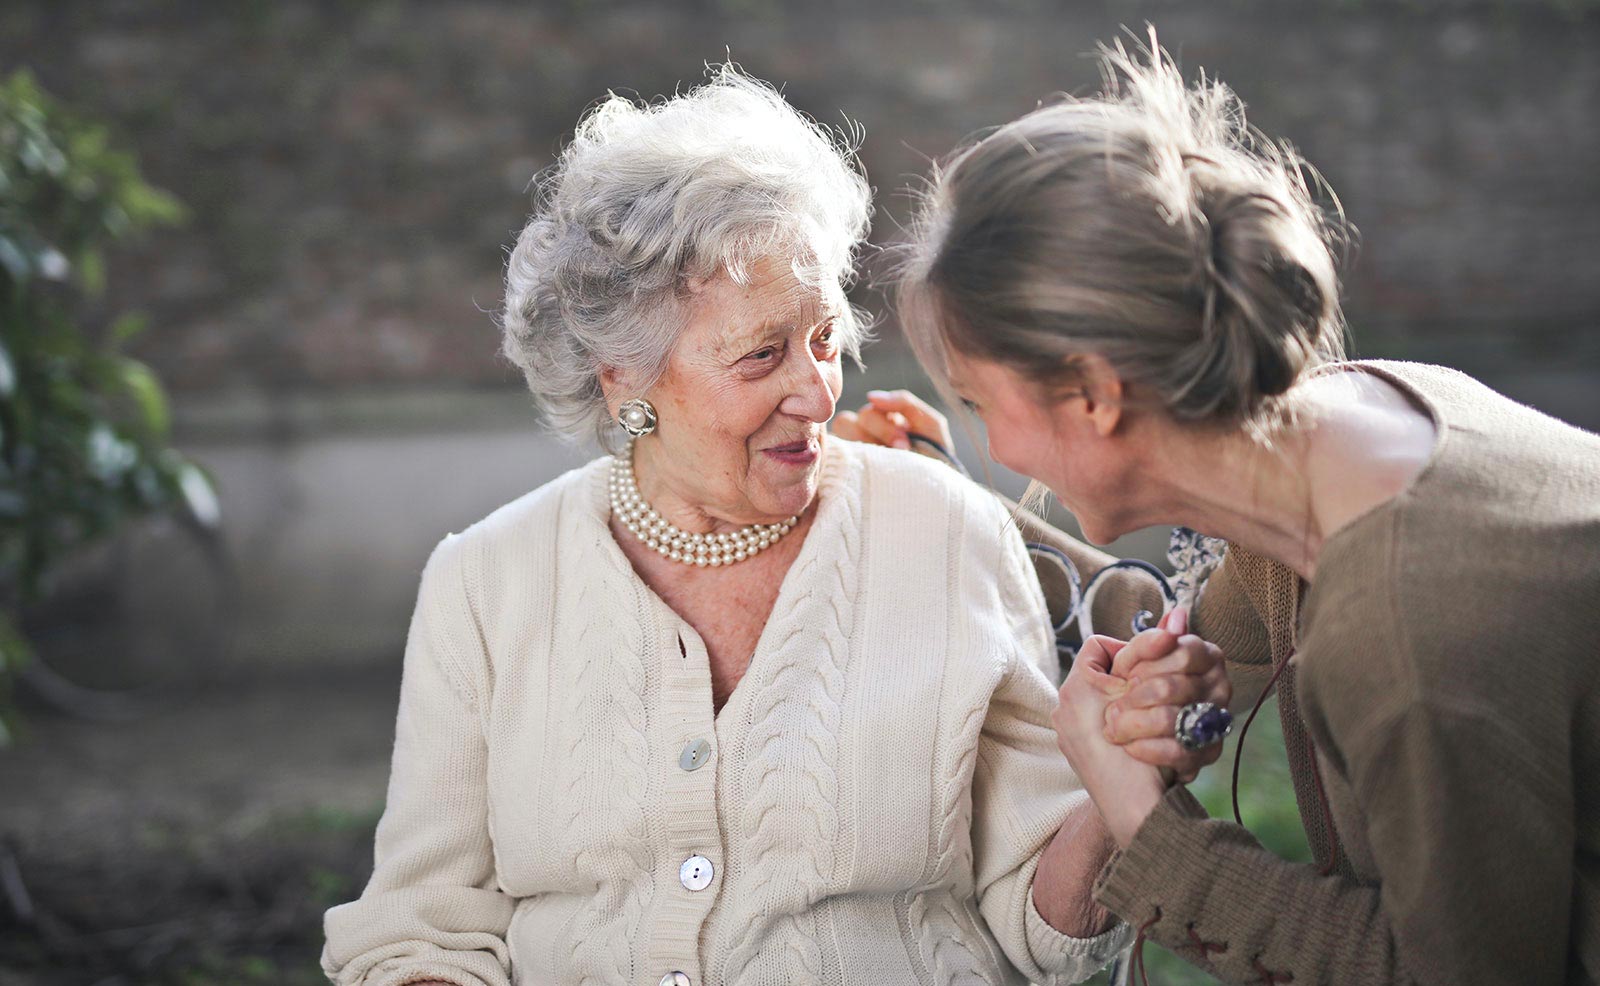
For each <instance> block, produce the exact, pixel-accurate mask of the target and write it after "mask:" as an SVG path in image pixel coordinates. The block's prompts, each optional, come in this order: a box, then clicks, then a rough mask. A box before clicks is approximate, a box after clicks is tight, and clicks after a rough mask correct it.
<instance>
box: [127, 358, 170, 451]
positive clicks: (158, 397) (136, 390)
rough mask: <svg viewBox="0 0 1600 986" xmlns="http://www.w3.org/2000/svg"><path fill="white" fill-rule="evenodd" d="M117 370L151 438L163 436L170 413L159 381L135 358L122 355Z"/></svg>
mask: <svg viewBox="0 0 1600 986" xmlns="http://www.w3.org/2000/svg"><path fill="white" fill-rule="evenodd" d="M118 370H119V373H120V375H121V377H122V386H123V389H124V391H126V392H127V394H128V396H129V397H132V398H133V401H134V404H135V405H136V406H137V407H138V408H139V414H140V417H141V420H142V422H143V424H144V427H145V430H146V431H147V432H148V433H149V435H150V437H152V438H157V439H160V438H165V437H166V435H167V432H168V431H169V430H170V429H171V427H172V414H171V411H170V410H169V408H168V406H167V394H166V391H165V390H163V389H162V387H161V381H160V380H157V379H156V375H155V374H154V373H153V372H151V370H150V368H149V367H148V366H145V365H144V364H143V363H141V362H139V361H138V360H136V359H129V358H127V357H123V358H122V359H121V360H119V361H118Z"/></svg>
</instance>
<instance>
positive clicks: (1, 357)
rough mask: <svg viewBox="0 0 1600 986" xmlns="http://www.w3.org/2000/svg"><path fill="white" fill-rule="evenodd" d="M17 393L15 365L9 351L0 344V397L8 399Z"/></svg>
mask: <svg viewBox="0 0 1600 986" xmlns="http://www.w3.org/2000/svg"><path fill="white" fill-rule="evenodd" d="M16 392H17V364H16V363H14V362H12V360H11V350H9V349H7V348H6V344H5V343H4V342H0V397H7V398H9V397H10V396H11V395H13V394H15V393H16Z"/></svg>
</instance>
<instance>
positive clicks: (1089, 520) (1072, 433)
mask: <svg viewBox="0 0 1600 986" xmlns="http://www.w3.org/2000/svg"><path fill="white" fill-rule="evenodd" d="M947 358H948V364H949V371H950V384H951V387H952V388H953V389H954V390H955V391H956V393H957V394H959V395H960V397H961V400H962V403H963V404H965V405H966V406H967V408H968V410H970V411H972V412H973V413H974V414H976V415H977V416H978V417H979V418H980V419H981V420H982V421H983V426H984V431H985V433H986V435H987V437H988V441H989V457H990V458H992V459H994V460H995V461H996V462H998V463H1000V464H1001V465H1003V466H1005V467H1006V468H1007V469H1010V470H1011V471H1012V472H1016V473H1020V474H1022V475H1024V476H1028V477H1030V478H1032V479H1037V480H1039V481H1040V482H1042V483H1044V484H1045V485H1046V486H1048V487H1049V488H1050V492H1052V493H1054V494H1055V495H1056V499H1058V500H1060V501H1061V504H1062V506H1064V507H1066V508H1067V509H1068V510H1070V511H1072V515H1073V516H1074V517H1076V518H1077V520H1078V523H1079V525H1081V526H1082V528H1083V534H1084V537H1085V538H1087V539H1088V540H1089V541H1092V542H1094V543H1095V544H1108V543H1110V542H1111V541H1113V540H1115V539H1116V538H1118V537H1120V536H1121V535H1123V534H1126V533H1128V531H1130V530H1134V529H1136V528H1137V527H1139V526H1142V525H1140V524H1139V523H1137V522H1135V521H1133V520H1132V519H1131V516H1130V514H1129V508H1130V507H1131V506H1132V497H1131V496H1130V487H1129V485H1128V483H1129V481H1130V478H1131V477H1130V475H1129V474H1130V461H1129V459H1128V455H1127V449H1126V444H1127V443H1125V442H1122V441H1119V440H1117V439H1116V438H1114V437H1112V436H1109V435H1107V434H1106V433H1105V432H1104V429H1103V428H1102V427H1097V423H1096V417H1095V413H1094V411H1093V406H1092V404H1091V403H1090V402H1089V401H1088V400H1087V399H1086V398H1085V397H1084V394H1083V391H1076V392H1069V393H1067V394H1057V395H1050V394H1048V393H1047V392H1046V391H1045V390H1044V389H1043V388H1041V387H1040V386H1039V385H1038V384H1036V383H1035V382H1033V381H1031V380H1029V379H1027V378H1025V377H1024V376H1022V375H1021V374H1019V373H1017V372H1016V371H1015V370H1012V369H1011V368H1010V367H1008V366H1005V365H1003V364H1001V363H996V362H992V361H990V360H984V359H978V358H975V357H971V356H966V355H963V354H960V353H957V352H955V351H953V350H952V351H951V352H949V353H948V357H947Z"/></svg>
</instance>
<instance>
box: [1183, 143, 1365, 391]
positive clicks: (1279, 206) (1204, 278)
mask: <svg viewBox="0 0 1600 986" xmlns="http://www.w3.org/2000/svg"><path fill="white" fill-rule="evenodd" d="M1221 177H1222V176H1218V175H1216V174H1209V175H1196V176H1195V178H1194V184H1195V203H1194V208H1195V219H1196V221H1195V223H1194V230H1195V238H1196V252H1197V254H1198V256H1199V262H1198V267H1199V270H1198V271H1197V277H1198V280H1199V284H1200V292H1199V293H1200V308H1201V310H1200V338H1199V339H1198V340H1197V342H1196V346H1197V347H1199V349H1200V353H1199V354H1197V359H1196V360H1195V369H1196V373H1195V374H1194V376H1192V377H1191V378H1190V383H1189V386H1187V387H1185V388H1184V389H1183V391H1182V392H1180V393H1179V394H1177V395H1175V398H1174V400H1173V402H1172V407H1173V410H1174V412H1175V413H1177V414H1178V415H1179V416H1180V417H1191V418H1198V417H1207V416H1210V415H1212V414H1216V413H1228V414H1240V415H1243V416H1247V417H1248V416H1250V415H1253V414H1255V413H1256V411H1258V410H1259V409H1260V408H1261V407H1262V405H1263V404H1265V403H1266V402H1267V401H1269V400H1270V399H1271V398H1273V397H1277V396H1280V395H1282V394H1284V393H1286V392H1287V391H1288V390H1289V388H1291V387H1292V386H1294V383H1295V381H1296V380H1298V379H1299V377H1300V374H1301V373H1302V372H1303V371H1304V370H1305V369H1306V367H1307V366H1308V365H1310V364H1312V363H1314V362H1316V361H1317V360H1318V357H1319V355H1320V353H1321V352H1322V351H1323V350H1324V348H1325V347H1324V346H1323V344H1322V343H1323V338H1324V337H1325V336H1326V335H1327V333H1328V331H1329V328H1330V326H1331V325H1333V324H1335V323H1336V322H1337V318H1338V314H1337V307H1336V305H1335V304H1334V303H1333V302H1334V288H1333V284H1334V272H1333V267H1332V263H1331V260H1330V259H1329V257H1328V253H1327V249H1326V247H1325V246H1324V245H1323V243H1322V241H1321V240H1320V238H1318V237H1317V236H1316V235H1315V233H1314V232H1313V231H1312V230H1310V229H1309V227H1308V226H1307V225H1306V224H1305V223H1304V222H1303V221H1300V216H1299V215H1298V212H1297V210H1296V208H1295V203H1293V202H1290V201H1285V200H1284V199H1282V198H1280V197H1279V196H1278V195H1276V194H1273V192H1272V191H1270V190H1264V189H1262V188H1261V187H1259V185H1258V186H1257V187H1255V188H1249V187H1245V188H1225V189H1216V188H1208V187H1207V186H1208V185H1213V184H1214V183H1216V182H1217V181H1218V179H1219V178H1221ZM1223 180H1225V179H1223ZM1300 257H1305V258H1307V259H1306V260H1304V261H1302V260H1301V259H1300ZM1319 259H1320V261H1321V263H1320V265H1319V264H1318V260H1319ZM1313 265H1316V266H1320V267H1321V268H1322V270H1321V276H1320V277H1319V275H1318V273H1317V272H1314V271H1313V269H1312V266H1313ZM1324 284H1326V287H1325V286H1324Z"/></svg>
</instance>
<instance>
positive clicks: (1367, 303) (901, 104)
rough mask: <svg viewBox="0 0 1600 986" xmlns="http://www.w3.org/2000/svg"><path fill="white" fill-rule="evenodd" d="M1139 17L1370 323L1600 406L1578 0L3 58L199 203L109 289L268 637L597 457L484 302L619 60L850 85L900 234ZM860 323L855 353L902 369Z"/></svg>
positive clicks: (1590, 48) (379, 0)
mask: <svg viewBox="0 0 1600 986" xmlns="http://www.w3.org/2000/svg"><path fill="white" fill-rule="evenodd" d="M1146 21H1149V22H1152V23H1154V24H1155V25H1156V26H1157V27H1158V29H1159V30H1160V35H1161V40H1162V42H1163V43H1164V44H1165V45H1167V46H1168V47H1169V48H1171V49H1172V50H1173V51H1174V52H1175V53H1176V54H1177V55H1178V56H1179V57H1180V59H1181V61H1182V63H1183V64H1184V66H1185V67H1186V68H1187V69H1189V70H1190V71H1191V72H1192V71H1194V70H1195V69H1196V68H1198V67H1200V66H1204V67H1206V68H1207V69H1208V70H1211V71H1212V72H1214V73H1215V74H1217V75H1219V76H1220V77H1221V78H1222V79H1224V80H1225V81H1227V82H1228V83H1230V84H1231V85H1233V86H1234V87H1235V88H1236V89H1237V90H1238V92H1239V93H1240V94H1241V95H1242V96H1243V98H1244V99H1245V101H1246V102H1247V104H1248V106H1249V114H1250V119H1251V121H1252V122H1253V123H1255V124H1257V125H1258V126H1260V127H1262V128H1263V129H1265V130H1267V131H1268V132H1269V133H1271V134H1273V135H1275V136H1279V137H1284V138H1288V139H1289V140H1291V141H1293V142H1294V143H1295V144H1296V145H1297V146H1299V147H1300V149H1301V150H1302V151H1303V152H1304V153H1305V154H1306V156H1307V157H1308V158H1309V159H1310V160H1311V161H1312V162H1314V163H1315V164H1316V165H1317V166H1318V167H1319V168H1320V169H1321V170H1322V172H1323V173H1324V175H1325V176H1326V178H1327V179H1328V181H1329V182H1330V183H1331V185H1332V187H1333V188H1334V189H1336V190H1337V191H1338V193H1339V194H1340V196H1341V197H1342V199H1343V203H1344V206H1345V209H1346V211H1347V214H1348V218H1349V219H1350V221H1351V222H1353V223H1354V224H1355V226H1356V227H1357V228H1358V229H1359V231H1360V233H1361V245H1360V248H1359V251H1358V252H1357V253H1356V255H1355V257H1354V258H1353V262H1352V264H1351V266H1350V267H1349V269H1348V271H1347V287H1348V295H1349V297H1348V306H1347V307H1348V311H1349V315H1350V323H1351V327H1352V333H1353V336H1354V342H1355V349H1356V352H1357V353H1358V354H1360V355H1369V356H1376V355H1385V356H1400V357H1406V358H1413V359H1424V360H1430V361H1436V362H1443V363H1447V364H1451V365H1454V366H1458V367H1461V368H1463V369H1466V370H1468V371H1469V372H1473V373H1476V374H1479V375H1481V376H1483V377H1484V378H1486V379H1487V380H1489V381H1490V382H1491V383H1493V384H1495V385H1497V386H1499V387H1501V388H1502V389H1504V390H1506V391H1507V392H1509V393H1511V394H1513V395H1514V396H1517V397H1519V398H1520V399H1523V400H1526V401H1528V402H1530V403H1532V404H1534V405H1536V406H1539V407H1541V408H1544V409H1546V410H1549V411H1551V412H1553V413H1556V414H1558V415H1560V416H1562V417H1565V418H1567V419H1568V420H1572V421H1574V422H1577V423H1579V424H1582V425H1585V426H1587V427H1590V428H1596V427H1600V324H1597V316H1600V232H1597V230H1600V126H1597V124H1600V4H1597V3H1595V2H1594V0H1408V2H1400V0H1386V2H1379V0H1299V2H1294V3H1285V2H1282V0H1214V2H1204V3H1202V2H1195V0H1183V2H1180V0H1167V2H1111V0H1081V2H1073V3H1059V2H1056V3H1050V2H1044V0H989V2H980V0H962V2H957V0H886V2H881V3H876V4H848V3H844V2H827V3H790V4H780V3H777V2H774V0H699V2H692V3H683V4H669V3H665V2H659V0H657V2H642V0H635V2H631V3H615V2H609V0H559V2H550V3H542V4H535V3H512V2H489V0H474V2H452V3H428V2H422V0H343V2H332V0H328V2H311V0H278V2H267V0H255V2H248V3H230V4H214V3H206V2H201V0H146V2H127V0H123V2H111V0H105V2H87V0H85V2H70V0H7V2H6V3H4V4H3V5H0V70H3V71H9V70H11V69H13V68H16V67H19V66H26V67H28V68H30V69H31V70H32V71H34V72H35V73H36V74H37V75H38V76H39V77H40V78H41V80H42V81H43V83H44V84H45V85H46V86H47V87H48V88H49V89H51V90H52V91H54V92H55V93H57V94H58V95H60V96H62V97H64V98H65V99H67V100H69V101H70V102H71V103H73V104H75V105H76V106H78V107H80V108H82V109H83V110H85V111H86V112H89V113H92V114H94V115H96V116H98V117H101V118H104V119H106V120H108V121H109V122H110V123H111V125H112V127H113V129H114V131H115V132H116V133H117V134H118V135H119V137H120V138H121V139H122V140H123V141H124V142H125V143H127V144H129V145H131V146H132V147H133V148H135V149H136V150H137V151H138V153H139V154H140V156H141V158H142V160H143V162H144V167H145V170H146V173H147V175H148V176H149V177H150V178H151V180H152V181H154V182H155V183H156V184H159V185H162V186H164V187H166V188H168V189H170V190H172V191H173V192H175V193H177V194H178V195H179V196H180V197H181V198H182V199H183V200H184V201H185V202H186V203H187V204H188V206H189V208H190V210H191V212H192V219H191V221H190V223H189V224H188V225H187V226H186V227H185V228H183V229H180V230H174V231H168V232H162V233H161V234H159V235H156V236H153V237H151V238H150V239H148V240H146V241H144V242H143V243H141V244H140V245H138V246H136V247H134V248H132V249H130V250H129V251H127V252H126V253H125V254H123V255H121V256H120V257H118V258H115V259H114V261H113V264H112V270H111V290H110V291H109V293H108V296H107V298H106V299H105V302H104V307H105V309H106V310H107V311H112V310H122V309H126V308H136V309H140V310H143V311H144V312H146V313H148V315H149V316H150V319H151V322H152V323H153V328H152V330H151V331H150V332H149V333H148V334H147V336H146V337H145V338H144V339H142V340H141V342H140V346H141V355H143V356H144V357H146V358H148V359H149V360H150V361H151V362H153V363H154V364H155V366H156V367H157V369H158V370H159V371H160V372H161V373H162V375H163V376H164V378H165V379H166V380H167V381H168V382H169V383H170V385H171V386H172V387H173V389H174V391H175V393H176V395H177V408H176V410H177V419H178V422H179V427H180V431H179V438H180V441H181V442H182V443H183V444H184V445H185V447H186V448H188V449H189V450H190V451H193V452H194V453H195V454H197V455H198V456H199V457H200V458H201V459H202V460H203V461H206V462H207V463H208V464H209V465H211V467H212V468H213V470H214V471H215V472H216V473H217V474H218V478H219V480H220V482H221V485H222V488H223V496H224V508H225V510H226V511H227V513H228V517H229V524H230V527H229V533H230V538H231V539H232V541H233V545H234V547H235V551H236V555H237V556H238V557H239V559H240V563H241V566H242V568H243V570H244V579H245V588H246V593H245V599H246V604H245V611H244V613H243V615H242V616H241V618H240V639H241V641H242V643H241V650H240V652H239V653H240V654H241V655H242V656H241V657H240V658H239V660H240V661H241V662H242V663H244V664H250V663H259V662H263V661H275V662H280V663H281V662H294V661H310V660H323V659H328V658H330V657H339V656H351V657H361V656H367V655H371V654H377V653H386V654H390V655H392V654H393V653H394V650H395V648H396V647H397V645H398V641H399V639H400V638H401V636H402V635H403V631H404V615H405V611H406V608H407V607H408V606H409V601H410V597H411V593H412V592H414V589H415V579H416V574H417V571H418V570H420V567H421V563H422V560H423V559H424V558H425V557H426V553H427V550H428V548H429V547H430V546H431V545H432V543H433V542H434V541H435V540H437V538H438V537H439V535H440V534H442V533H443V532H444V531H446V530H451V529H459V528H460V527H461V526H463V525H464V524H465V523H468V522H470V521H471V520H472V519H475V518H476V517H477V516H481V514H482V513H483V512H485V511H486V510H488V509H489V508H491V507H493V506H494V505H496V504H498V503H501V502H504V501H505V500H507V499H509V498H511V497H512V496H514V495H516V493H518V492H520V491H522V490H525V489H527V488H529V487H531V486H533V485H537V484H538V483H539V482H542V481H544V480H545V479H547V478H548V477H549V476H550V475H552V474H553V473H554V472H555V471H557V470H559V469H560V468H565V467H566V466H567V465H569V464H571V463H572V462H576V461H581V459H582V458H583V457H584V456H583V454H582V453H581V452H579V451H576V450H568V449H561V448H557V447H556V446H554V445H552V444H551V443H550V442H549V441H548V440H546V439H543V438H540V437H539V436H537V435H536V434H535V433H534V431H533V425H532V416H531V411H530V409H529V401H528V399H527V397H526V395H525V394H523V393H521V391H520V389H519V388H520V381H519V379H518V378H517V377H516V375H515V373H514V372H513V371H512V370H510V368H509V367H508V366H507V365H506V364H505V363H504V362H503V361H502V360H500V359H499V357H498V356H497V355H496V347H497V342H498V340H497V338H496V333H495V330H494V327H493V319H492V314H491V313H492V311H493V310H494V309H495V308H496V306H497V305H498V303H499V293H500V284H499V281H500V265H501V263H502V259H503V255H504V250H505V249H506V247H507V246H508V245H509V243H510V242H511V240H512V239H513V237H514V235H515V231H516V230H517V228H518V227H519V226H520V224H521V223H522V221H523V219H524V218H525V215H526V212H527V210H528V208H529V203H530V194H529V190H528V186H529V180H530V177H531V176H532V175H533V174H534V173H535V172H537V171H538V170H539V169H541V168H543V167H544V166H546V165H547V164H549V163H550V162H551V160H552V159H553V156H554V154H555V152H556V151H557V150H558V148H559V147H560V144H561V141H562V139H563V135H565V134H567V133H568V132H570V129H571V127H572V124H573V123H574V121H575V120H576V119H577V117H578V116H579V114H580V113H581V112H582V111H583V109H584V108H585V107H586V106H588V105H589V104H591V103H592V102H593V101H594V100H595V99H596V98H597V97H599V96H601V95H603V94H604V93H605V92H606V90H607V89H617V90H619V91H627V90H632V91H635V92H638V93H641V94H644V95H646V96H651V95H656V94H659V93H663V92H670V91H672V90H673V89H675V88H677V87H679V86H685V85H690V84H693V83H694V82H695V81H696V80H697V79H699V78H701V76H702V68H701V66H702V63H703V62H705V61H719V60H722V59H723V58H725V57H727V54H728V53H731V55H732V57H733V58H734V59H735V60H737V61H739V62H741V63H742V64H743V65H744V66H745V67H746V68H747V69H748V70H749V71H750V72H752V73H753V74H756V75H758V76H761V77H764V78H767V79H771V80H773V81H775V82H779V83H782V84H783V85H784V86H785V92H786V93H787V95H788V96H789V98H790V99H791V101H793V102H794V103H795V104H796V105H797V106H799V107H801V108H802V109H804V110H806V111H808V112H810V113H811V114H813V115H814V116H816V117H817V118H818V119H820V120H822V121H824V122H834V123H837V122H842V121H843V120H844V119H845V118H846V117H848V118H849V119H850V120H853V121H857V122H859V123H860V124H861V126H862V127H863V128H864V130H865V134H866V142H865V145H864V147H863V149H862V158H863V160H864V162H865V164H866V166H867V169H868V171H869V174H870V176H871V178H872V181H873V184H874V185H875V186H876V188H877V191H878V209H879V212H878V220H877V224H876V233H875V238H876V239H878V240H879V241H880V242H887V241H892V240H894V239H895V238H896V237H897V236H898V230H899V222H900V221H901V220H903V218H904V217H905V215H906V212H907V204H908V198H907V196H906V195H905V194H904V190H905V189H906V188H907V187H908V185H910V184H911V183H912V182H913V181H914V176H916V175H918V174H921V173H923V172H925V171H926V166H927V162H928V160H929V159H930V158H933V157H937V156H939V155H941V154H943V153H945V152H947V151H948V150H950V149H951V148H952V147H953V146H954V145H955V144H956V143H957V142H959V141H960V140H961V139H962V138H963V137H964V136H965V135H968V134H971V133H972V132H974V131H976V130H978V129H980V128H982V127H984V126H987V125H991V124H994V123H998V122H1001V121H1004V120H1006V119H1009V118H1012V117H1014V116H1016V115H1018V114H1020V113H1023V112H1025V111H1027V110H1028V109H1030V108H1031V107H1033V106H1034V105H1036V103H1037V101H1038V100H1040V99H1044V98H1048V97H1049V96H1050V95H1051V94H1052V93H1054V92H1058V91H1072V92H1086V91H1089V90H1091V89H1092V88H1093V87H1094V85H1095V84H1096V82H1097V80H1098V71H1097V66H1096V63H1095V61H1094V59H1093V58H1092V57H1091V53H1092V51H1093V49H1094V46H1095V44H1096V42H1097V41H1105V40H1110V39H1112V38H1114V37H1116V35H1117V30H1118V27H1119V25H1129V26H1132V27H1134V28H1136V29H1138V28H1140V26H1141V25H1142V24H1143V23H1144V22H1146ZM860 300H861V301H862V302H863V303H864V304H866V305H867V306H868V307H869V308H874V309H879V308H881V307H882V299H881V297H879V296H878V295H876V294H875V293H873V292H871V291H870V290H864V291H863V293H862V294H861V297H860ZM883 335H884V337H885V340H884V342H883V343H881V344H880V349H879V350H878V351H877V352H876V353H871V354H869V362H871V363H872V365H873V368H874V371H875V375H874V376H873V377H872V379H873V380H874V381H876V382H880V383H887V384H891V385H898V384H914V383H915V382H916V380H917V377H916V374H915V371H914V369H912V368H911V367H909V366H908V364H907V363H906V361H905V360H904V358H903V357H904V354H903V350H900V349H898V344H897V342H896V338H895V337H896V330H895V328H894V325H893V322H892V320H890V321H889V322H888V323H887V324H886V325H885V328H884V332H883ZM862 387H863V383H862V381H860V380H859V379H854V378H853V379H852V383H851V391H850V393H851V394H852V396H853V395H856V394H859V391H860V389H862ZM1152 544H1153V542H1151V541H1149V540H1148V539H1147V540H1145V541H1143V542H1139V546H1138V547H1137V548H1128V549H1127V550H1130V551H1132V550H1139V551H1141V552H1143V553H1146V554H1148V553H1150V551H1151V550H1153V548H1152V547H1151V545H1152Z"/></svg>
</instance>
